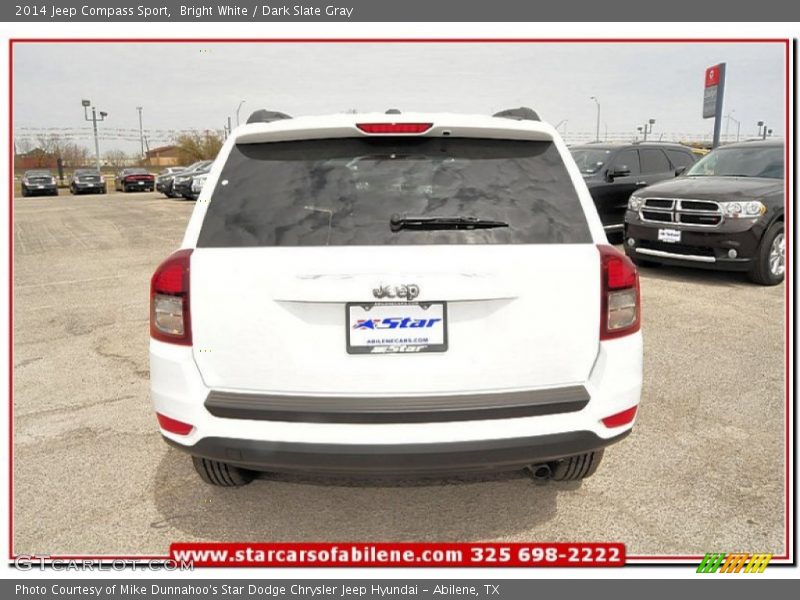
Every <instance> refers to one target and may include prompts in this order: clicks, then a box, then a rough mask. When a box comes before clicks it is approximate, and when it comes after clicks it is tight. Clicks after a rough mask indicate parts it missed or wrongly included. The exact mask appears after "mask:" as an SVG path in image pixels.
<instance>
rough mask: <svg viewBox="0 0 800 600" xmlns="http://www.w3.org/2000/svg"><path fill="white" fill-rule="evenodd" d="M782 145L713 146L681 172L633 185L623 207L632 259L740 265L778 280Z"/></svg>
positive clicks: (781, 267) (781, 266)
mask: <svg viewBox="0 0 800 600" xmlns="http://www.w3.org/2000/svg"><path fill="white" fill-rule="evenodd" d="M783 179H784V146H783V143H782V142H781V141H780V140H778V141H775V140H769V141H761V140H759V141H753V142H742V143H739V144H730V145H727V146H722V147H720V148H717V149H716V150H714V151H713V152H711V153H710V154H708V155H707V156H705V157H703V158H702V159H701V160H700V161H698V162H697V164H695V165H694V166H693V167H691V168H690V169H689V170H688V171H686V173H685V175H683V176H682V177H678V178H677V179H674V180H672V181H665V182H662V183H659V184H657V185H654V186H651V187H648V188H646V189H643V190H639V191H637V192H636V193H635V194H633V195H632V196H631V198H630V200H629V203H628V211H627V212H626V213H625V252H626V253H627V254H628V256H630V257H631V259H633V261H634V262H636V263H637V264H642V265H647V264H648V263H665V264H674V265H684V266H693V267H705V268H712V269H723V270H729V271H747V272H748V273H749V275H750V278H751V279H752V280H753V281H754V282H756V283H760V284H762V285H776V284H778V283H780V282H781V281H783V278H784V271H785V268H786V264H785V251H786V250H785V238H784V225H783V223H784V220H783V219H784V181H783Z"/></svg>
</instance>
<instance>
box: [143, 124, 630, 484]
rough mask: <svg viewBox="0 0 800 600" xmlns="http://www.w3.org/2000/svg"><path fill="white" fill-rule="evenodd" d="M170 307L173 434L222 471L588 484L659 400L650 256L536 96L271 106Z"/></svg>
mask: <svg viewBox="0 0 800 600" xmlns="http://www.w3.org/2000/svg"><path fill="white" fill-rule="evenodd" d="M150 297H151V313H150V317H151V322H150V335H151V340H150V376H151V393H152V399H153V402H154V405H155V410H156V413H157V417H158V421H159V425H160V428H161V433H162V435H163V436H164V438H165V439H166V441H167V442H169V443H170V444H172V445H174V446H175V447H177V448H179V449H181V450H184V451H186V452H188V453H189V454H190V455H191V456H192V458H193V461H194V465H195V468H196V469H197V471H198V473H199V474H200V476H201V477H202V478H203V480H205V481H206V482H208V483H211V484H216V485H222V486H233V485H241V484H244V483H247V482H249V481H250V480H252V479H253V478H254V477H255V475H256V473H257V472H260V471H261V472H263V471H276V472H310V473H325V474H367V475H370V474H372V475H381V476H383V475H391V474H413V473H418V474H438V473H453V472H465V471H472V470H504V469H516V468H523V467H528V468H529V469H530V471H531V473H532V474H533V475H534V476H535V477H537V478H550V479H555V480H568V479H581V478H583V477H587V476H589V475H591V474H592V473H593V472H594V471H595V469H596V468H597V465H598V463H599V461H600V459H601V457H602V453H603V448H605V447H606V446H608V445H609V444H612V443H614V442H617V441H619V440H620V439H621V438H623V437H624V436H625V435H626V434H628V433H629V432H630V430H631V428H632V426H633V422H634V419H635V416H636V410H637V407H638V405H639V397H640V393H641V383H642V338H641V332H640V303H639V281H638V274H637V272H636V268H635V267H634V265H633V264H632V263H631V261H630V260H629V259H628V258H627V257H625V256H624V255H623V254H622V253H620V252H618V251H617V250H616V249H614V248H613V247H611V246H609V245H607V241H606V237H605V234H604V232H603V226H602V224H601V222H600V220H599V218H598V216H597V211H596V209H595V206H594V203H593V202H592V198H591V196H590V195H589V192H588V190H587V188H586V185H585V184H584V182H583V178H582V176H581V173H580V171H579V170H578V168H577V166H576V165H575V163H574V161H573V159H572V158H571V156H570V154H569V152H568V150H567V148H566V146H565V144H564V143H563V141H562V140H561V139H560V137H559V136H558V134H557V133H556V131H555V129H554V128H553V127H552V126H550V125H547V124H545V123H543V122H541V121H539V119H538V117H537V115H536V113H535V112H534V111H532V110H530V109H512V110H508V111H504V112H502V113H498V114H497V115H495V116H492V117H490V116H479V115H456V114H419V113H417V114H410V113H409V114H400V113H399V112H398V111H390V112H389V113H386V114H382V113H381V114H356V115H333V116H328V117H301V118H294V119H292V118H289V117H288V116H287V115H285V114H283V113H277V112H270V111H257V112H256V113H254V114H253V115H252V116H251V118H250V119H249V120H248V123H247V124H246V125H243V126H242V127H239V128H238V129H236V130H235V131H234V132H233V134H232V135H231V136H230V137H229V138H228V140H227V141H226V143H225V145H224V146H223V148H222V150H221V151H220V153H219V156H218V157H217V159H216V161H215V162H214V165H213V167H212V169H211V171H210V173H209V174H208V179H207V181H206V185H205V186H204V188H203V190H202V193H201V195H200V198H199V200H198V203H197V206H196V207H195V209H194V212H193V214H192V216H191V219H190V221H189V224H188V227H187V230H186V234H185V237H184V239H183V243H182V245H181V248H180V249H179V250H178V251H177V252H175V253H174V254H173V255H171V256H170V257H168V258H167V259H166V260H165V261H164V262H163V263H162V264H161V265H160V266H159V267H158V269H157V270H156V272H155V274H154V275H153V277H152V281H151V296H150Z"/></svg>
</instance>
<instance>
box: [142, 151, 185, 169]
mask: <svg viewBox="0 0 800 600" xmlns="http://www.w3.org/2000/svg"><path fill="white" fill-rule="evenodd" d="M144 163H145V165H146V166H149V167H175V166H177V165H178V147H177V146H160V147H158V148H153V149H152V150H148V151H147V152H145V160H144Z"/></svg>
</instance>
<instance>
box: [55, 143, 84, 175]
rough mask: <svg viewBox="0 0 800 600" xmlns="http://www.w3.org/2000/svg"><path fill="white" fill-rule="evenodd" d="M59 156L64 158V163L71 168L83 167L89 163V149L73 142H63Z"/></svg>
mask: <svg viewBox="0 0 800 600" xmlns="http://www.w3.org/2000/svg"><path fill="white" fill-rule="evenodd" d="M61 158H62V159H63V160H64V164H65V165H66V166H67V167H70V168H72V169H75V168H77V167H85V166H87V165H88V164H89V163H90V159H89V150H87V149H86V148H84V147H83V146H79V145H78V144H75V143H73V142H69V143H66V144H64V147H63V148H62V150H61Z"/></svg>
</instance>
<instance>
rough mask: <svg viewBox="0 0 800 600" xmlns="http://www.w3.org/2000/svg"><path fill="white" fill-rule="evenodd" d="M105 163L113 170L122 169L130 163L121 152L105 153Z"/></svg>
mask: <svg viewBox="0 0 800 600" xmlns="http://www.w3.org/2000/svg"><path fill="white" fill-rule="evenodd" d="M105 158H106V161H107V162H108V164H109V165H111V166H112V167H114V168H115V169H119V168H122V167H124V166H126V165H127V164H128V163H129V162H130V158H129V157H128V155H127V154H125V153H124V152H123V151H122V150H117V149H114V150H109V151H108V152H106V156H105Z"/></svg>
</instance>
